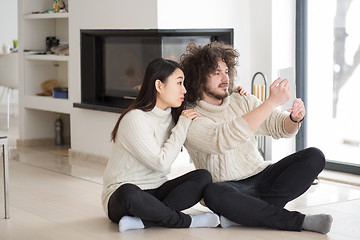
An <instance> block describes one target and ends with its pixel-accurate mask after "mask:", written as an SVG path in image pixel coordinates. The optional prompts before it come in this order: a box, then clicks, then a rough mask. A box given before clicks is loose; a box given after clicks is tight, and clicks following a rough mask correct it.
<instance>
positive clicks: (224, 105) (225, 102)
mask: <svg viewBox="0 0 360 240" xmlns="http://www.w3.org/2000/svg"><path fill="white" fill-rule="evenodd" d="M229 104H230V96H227V97H226V98H224V100H223V102H222V104H221V105H220V106H217V105H213V104H211V103H207V102H205V101H204V100H198V101H196V105H197V106H199V107H200V108H201V109H204V110H206V111H208V112H212V113H220V112H223V111H224V110H225V109H227V108H228V106H229Z"/></svg>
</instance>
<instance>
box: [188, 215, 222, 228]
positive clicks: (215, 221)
mask: <svg viewBox="0 0 360 240" xmlns="http://www.w3.org/2000/svg"><path fill="white" fill-rule="evenodd" d="M190 217H191V224H190V227H191V228H201V227H217V226H218V225H219V224H220V220H219V216H218V215H217V214H215V213H211V212H206V213H202V214H198V215H191V214H190Z"/></svg>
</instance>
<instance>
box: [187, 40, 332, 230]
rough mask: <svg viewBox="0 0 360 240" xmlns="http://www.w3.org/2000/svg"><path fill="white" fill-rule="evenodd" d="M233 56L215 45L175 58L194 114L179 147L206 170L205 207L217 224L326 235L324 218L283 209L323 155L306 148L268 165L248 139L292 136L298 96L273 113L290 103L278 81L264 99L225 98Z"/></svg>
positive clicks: (298, 117)
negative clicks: (217, 218)
mask: <svg viewBox="0 0 360 240" xmlns="http://www.w3.org/2000/svg"><path fill="white" fill-rule="evenodd" d="M238 57H239V54H238V52H237V51H236V50H235V49H233V48H232V47H231V46H229V45H226V44H222V43H218V42H212V43H210V44H208V45H205V46H202V47H201V46H196V45H195V44H190V45H189V46H188V48H187V53H186V54H184V55H183V56H182V57H181V64H182V66H183V68H184V73H185V79H186V81H185V87H186V89H187V95H186V98H187V101H188V102H189V104H194V105H196V107H195V111H197V112H198V113H199V117H198V118H196V119H195V120H193V122H192V124H191V126H190V128H189V130H188V134H187V140H186V141H185V147H186V148H187V150H188V152H189V154H190V157H191V159H192V160H193V162H194V165H195V167H196V168H198V169H201V168H204V169H207V170H208V171H209V172H210V173H211V174H212V177H213V180H214V183H213V184H210V185H209V186H208V187H207V188H206V190H205V193H204V201H205V204H206V205H207V207H209V208H210V209H211V210H212V211H214V212H215V213H217V214H219V215H220V221H221V226H222V227H228V226H232V225H237V224H241V225H244V226H262V227H269V228H275V229H283V230H291V231H301V230H302V229H305V230H309V231H316V232H320V233H323V234H326V233H328V232H329V231H330V228H331V223H332V217H331V216H330V215H326V214H318V215H304V214H302V213H300V212H297V211H288V210H287V209H285V208H284V206H285V205H286V204H287V203H288V202H289V201H291V200H293V199H295V198H297V197H298V196H300V195H301V194H303V193H304V192H305V191H306V190H307V189H308V188H309V187H310V186H311V183H312V182H313V181H314V179H315V178H316V177H317V175H318V174H319V173H320V172H321V171H322V170H323V168H324V165H325V157H324V155H323V153H322V152H321V151H320V150H318V149H316V148H308V149H304V150H302V151H299V152H297V153H294V154H292V155H290V156H287V157H285V158H284V159H282V160H280V161H278V162H277V163H274V164H272V163H270V162H269V161H264V159H263V158H262V156H261V155H260V153H259V151H258V149H257V142H256V140H255V136H256V135H268V136H272V137H273V138H275V139H278V138H288V137H292V136H294V135H295V134H296V133H297V131H298V128H299V127H300V126H301V122H302V120H303V119H304V117H305V106H304V103H303V102H302V100H301V99H299V98H298V99H296V100H295V101H294V103H293V107H292V109H290V110H289V112H280V111H279V110H278V109H277V107H278V106H280V105H282V104H284V103H285V102H287V101H288V100H289V99H290V91H289V83H288V81H287V80H286V79H285V80H281V79H280V78H278V79H277V80H275V81H274V83H273V84H271V86H270V89H269V90H270V94H269V98H268V99H266V100H265V101H264V102H261V101H260V100H258V99H257V98H255V97H254V96H246V95H245V96H241V94H239V93H237V92H234V93H232V94H231V93H230V92H229V91H230V90H231V88H232V83H233V79H234V76H235V75H236V70H235V66H236V65H237V59H238ZM289 113H290V114H289Z"/></svg>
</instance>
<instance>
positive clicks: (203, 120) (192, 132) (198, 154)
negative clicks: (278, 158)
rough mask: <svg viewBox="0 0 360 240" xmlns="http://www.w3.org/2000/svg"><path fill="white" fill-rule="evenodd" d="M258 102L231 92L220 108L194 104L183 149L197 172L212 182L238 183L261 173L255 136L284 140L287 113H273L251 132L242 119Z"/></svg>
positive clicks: (266, 163) (286, 135)
mask: <svg viewBox="0 0 360 240" xmlns="http://www.w3.org/2000/svg"><path fill="white" fill-rule="evenodd" d="M261 103H262V102H261V101H260V100H258V99H257V98H256V97H254V96H252V95H251V96H241V95H240V94H239V93H237V92H234V93H233V94H231V95H230V96H229V97H227V98H225V99H224V100H223V103H222V104H221V105H220V106H216V105H212V104H209V103H207V102H205V101H202V100H200V101H198V102H197V104H196V105H197V106H196V107H195V111H197V112H198V113H199V115H200V116H199V117H197V118H196V119H194V120H193V121H192V123H191V125H190V127H189V130H188V134H187V138H186V141H185V147H186V149H187V151H188V152H189V155H190V157H191V160H192V161H193V162H194V165H195V167H196V168H197V169H207V170H208V171H209V172H210V173H211V175H212V177H213V181H214V182H221V181H233V180H241V179H245V178H248V177H251V176H253V175H255V174H257V173H259V172H261V171H262V170H264V169H265V168H266V167H267V166H268V165H269V164H270V161H264V159H263V157H262V156H261V154H260V153H259V151H258V146H257V141H256V139H255V135H267V136H272V137H273V138H275V139H278V138H288V137H291V136H293V135H294V134H288V133H287V132H286V131H285V128H284V121H285V118H286V117H287V116H288V115H289V113H287V112H280V111H279V110H277V109H275V110H274V111H273V112H272V114H271V115H270V116H269V117H268V118H267V119H266V120H265V121H264V123H263V124H262V125H261V126H260V127H259V128H258V129H257V130H256V131H254V130H252V129H251V128H250V126H249V125H248V124H247V122H246V121H245V120H244V119H243V118H242V116H243V115H245V114H246V113H248V112H250V111H252V110H253V109H255V108H256V107H258V106H259V105H260V104H261Z"/></svg>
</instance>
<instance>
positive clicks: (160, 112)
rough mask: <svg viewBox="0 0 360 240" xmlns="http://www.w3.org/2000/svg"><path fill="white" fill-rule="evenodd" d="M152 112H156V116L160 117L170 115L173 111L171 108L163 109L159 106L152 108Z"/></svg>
mask: <svg viewBox="0 0 360 240" xmlns="http://www.w3.org/2000/svg"><path fill="white" fill-rule="evenodd" d="M151 113H152V114H154V115H155V116H156V117H159V118H165V117H169V115H170V113H171V108H170V107H169V108H167V109H165V110H162V109H161V108H158V107H156V106H155V107H154V108H153V109H152V110H151Z"/></svg>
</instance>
